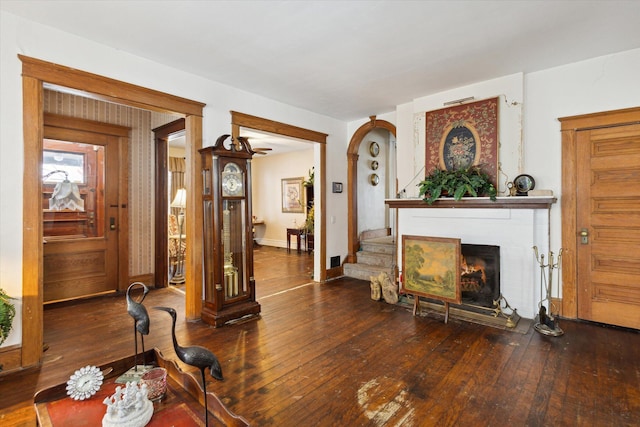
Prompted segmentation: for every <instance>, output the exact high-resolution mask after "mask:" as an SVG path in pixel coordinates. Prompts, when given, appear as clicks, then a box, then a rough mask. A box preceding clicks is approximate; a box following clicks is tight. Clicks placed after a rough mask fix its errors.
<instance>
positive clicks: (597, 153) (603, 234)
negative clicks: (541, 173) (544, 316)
mask: <svg viewBox="0 0 640 427" xmlns="http://www.w3.org/2000/svg"><path fill="white" fill-rule="evenodd" d="M559 120H560V122H561V124H562V248H563V254H562V313H561V314H562V315H563V316H564V317H567V318H579V319H584V320H589V321H594V322H600V323H606V324H611V325H618V326H623V327H629V328H635V329H640V280H638V271H639V270H640V253H638V248H639V247H640V185H638V182H639V181H640V108H638V107H636V108H628V109H623V110H616V111H606V112H600V113H593V114H585V115H581V116H572V117H563V118H560V119H559Z"/></svg>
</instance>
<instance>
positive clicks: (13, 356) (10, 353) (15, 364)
mask: <svg viewBox="0 0 640 427" xmlns="http://www.w3.org/2000/svg"><path fill="white" fill-rule="evenodd" d="M21 365H22V346H21V345H19V344H16V345H11V346H7V347H4V348H0V366H1V367H2V368H1V369H0V376H2V375H7V374H10V373H12V372H16V371H18V370H20V369H21V368H22V366H21Z"/></svg>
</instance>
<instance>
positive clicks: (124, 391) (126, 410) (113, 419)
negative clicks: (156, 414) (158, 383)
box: [102, 381, 153, 427]
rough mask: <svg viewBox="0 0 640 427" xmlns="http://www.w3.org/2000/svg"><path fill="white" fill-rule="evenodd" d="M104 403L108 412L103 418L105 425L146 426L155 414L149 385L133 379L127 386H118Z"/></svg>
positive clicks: (117, 426)
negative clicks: (148, 391)
mask: <svg viewBox="0 0 640 427" xmlns="http://www.w3.org/2000/svg"><path fill="white" fill-rule="evenodd" d="M103 403H104V404H105V405H107V412H106V413H105V414H104V417H103V418H102V426H103V427H144V426H146V425H147V424H148V423H149V421H151V417H152V416H153V403H152V402H151V401H150V400H149V399H148V398H147V385H146V384H142V385H139V384H138V383H137V382H135V381H132V382H128V383H127V384H126V387H125V388H122V387H120V386H118V387H116V392H115V393H114V394H113V396H110V397H107V398H106V399H105V400H104V401H103Z"/></svg>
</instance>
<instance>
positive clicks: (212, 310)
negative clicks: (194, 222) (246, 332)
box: [199, 135, 260, 327]
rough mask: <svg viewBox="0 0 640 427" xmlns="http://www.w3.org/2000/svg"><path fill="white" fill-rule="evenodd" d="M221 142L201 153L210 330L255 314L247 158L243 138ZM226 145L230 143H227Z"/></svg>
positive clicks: (257, 308)
mask: <svg viewBox="0 0 640 427" xmlns="http://www.w3.org/2000/svg"><path fill="white" fill-rule="evenodd" d="M229 137H230V135H222V136H220V137H219V138H218V139H217V141H216V143H215V144H214V145H213V146H212V147H206V148H203V149H201V150H199V151H200V154H201V156H202V165H203V169H202V178H203V191H202V201H203V208H204V233H203V239H204V241H203V252H204V303H203V307H202V314H201V318H202V320H203V321H204V322H206V323H208V324H210V325H213V326H214V327H218V326H222V325H224V324H225V323H226V322H228V321H230V320H234V319H238V318H240V317H244V316H246V315H251V314H258V313H260V304H258V302H256V292H255V290H256V283H255V279H254V277H253V234H252V221H251V157H252V155H253V151H252V150H251V146H250V145H249V143H248V142H247V140H246V139H245V138H243V137H238V138H231V139H229ZM227 139H229V141H227Z"/></svg>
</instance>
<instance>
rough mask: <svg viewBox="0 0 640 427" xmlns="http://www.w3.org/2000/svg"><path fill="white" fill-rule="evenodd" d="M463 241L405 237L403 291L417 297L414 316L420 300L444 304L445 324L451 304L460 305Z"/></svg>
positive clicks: (403, 245) (403, 248) (403, 237)
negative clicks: (430, 299) (461, 242)
mask: <svg viewBox="0 0 640 427" xmlns="http://www.w3.org/2000/svg"><path fill="white" fill-rule="evenodd" d="M460 257H461V246H460V239H451V238H443V237H426V236H408V235H404V236H402V277H403V281H402V291H403V292H404V293H405V294H411V295H413V296H414V300H415V301H414V302H415V304H414V310H413V314H414V315H415V314H416V312H417V311H418V310H419V299H420V297H421V296H422V297H425V298H432V299H435V300H440V301H443V302H444V304H445V323H446V322H447V320H448V315H449V303H454V304H460V302H461V298H462V297H461V290H460Z"/></svg>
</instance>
